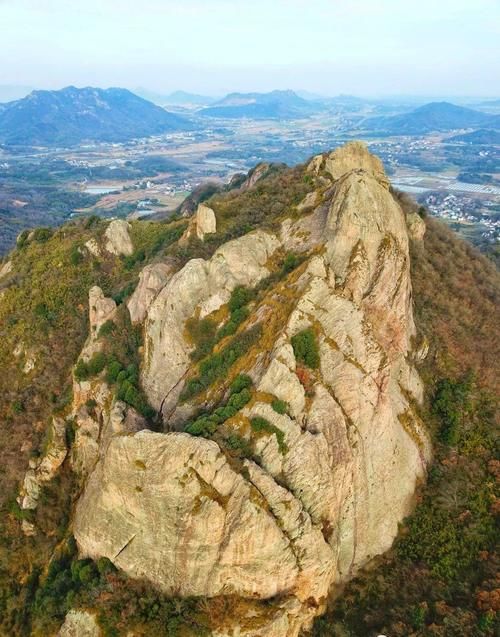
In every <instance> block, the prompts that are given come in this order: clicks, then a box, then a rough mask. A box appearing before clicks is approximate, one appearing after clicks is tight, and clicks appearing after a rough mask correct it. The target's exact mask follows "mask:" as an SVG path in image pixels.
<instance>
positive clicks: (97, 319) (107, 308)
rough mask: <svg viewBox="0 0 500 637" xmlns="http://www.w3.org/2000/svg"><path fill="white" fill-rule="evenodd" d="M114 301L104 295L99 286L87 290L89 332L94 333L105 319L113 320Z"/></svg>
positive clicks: (114, 312)
mask: <svg viewBox="0 0 500 637" xmlns="http://www.w3.org/2000/svg"><path fill="white" fill-rule="evenodd" d="M115 314H116V303H115V302H114V301H113V299H110V298H107V297H105V296H104V292H103V291H102V290H101V288H100V287H98V286H97V285H95V286H94V287H92V288H90V290H89V321H90V329H91V334H92V335H95V334H97V333H98V332H99V329H100V328H101V327H102V326H103V325H104V323H106V321H111V320H113V318H114V316H115Z"/></svg>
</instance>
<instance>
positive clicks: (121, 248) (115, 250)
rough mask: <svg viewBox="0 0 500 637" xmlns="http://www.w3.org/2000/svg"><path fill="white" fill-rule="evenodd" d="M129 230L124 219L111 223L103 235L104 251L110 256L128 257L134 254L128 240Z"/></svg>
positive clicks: (130, 241) (130, 240)
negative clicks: (104, 240)
mask: <svg viewBox="0 0 500 637" xmlns="http://www.w3.org/2000/svg"><path fill="white" fill-rule="evenodd" d="M129 229H130V224H129V223H128V222H127V221H125V220H124V219H114V220H113V221H111V223H110V224H109V226H108V227H107V228H106V232H105V233H104V236H105V238H106V244H105V248H106V250H107V251H108V252H110V253H111V254H116V255H124V256H127V257H128V256H130V255H131V254H132V253H133V252H134V246H133V244H132V239H131V238H130V234H129ZM87 247H88V246H87ZM89 249H90V248H89Z"/></svg>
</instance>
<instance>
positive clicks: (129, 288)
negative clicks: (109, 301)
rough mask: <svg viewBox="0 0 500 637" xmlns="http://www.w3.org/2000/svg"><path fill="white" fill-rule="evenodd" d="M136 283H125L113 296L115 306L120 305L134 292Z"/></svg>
mask: <svg viewBox="0 0 500 637" xmlns="http://www.w3.org/2000/svg"><path fill="white" fill-rule="evenodd" d="M135 287H136V283H135V282H131V283H127V285H126V286H125V287H123V288H122V289H121V290H120V291H119V292H118V293H117V294H114V295H113V301H114V302H115V303H116V305H121V304H122V303H123V301H124V300H125V299H127V298H128V297H129V296H130V295H131V294H132V293H133V292H134V290H135Z"/></svg>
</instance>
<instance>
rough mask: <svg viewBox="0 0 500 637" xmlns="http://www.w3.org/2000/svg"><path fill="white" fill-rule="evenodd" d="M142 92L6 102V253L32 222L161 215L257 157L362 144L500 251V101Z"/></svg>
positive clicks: (0, 171)
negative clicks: (91, 216) (351, 142)
mask: <svg viewBox="0 0 500 637" xmlns="http://www.w3.org/2000/svg"><path fill="white" fill-rule="evenodd" d="M9 90H10V91H12V90H13V87H9ZM138 92H139V93H140V94H141V95H142V96H143V97H140V96H136V95H135V94H134V93H132V92H130V91H127V90H125V89H109V90H102V89H90V88H85V89H77V88H74V87H68V88H66V89H63V90H60V91H34V92H31V93H29V94H28V96H25V97H24V98H21V99H19V100H17V101H14V102H3V103H1V104H0V184H1V185H2V186H3V188H2V190H1V191H0V216H1V218H2V220H3V222H4V224H5V225H4V227H5V231H4V233H2V237H1V239H0V246H1V249H2V250H3V251H4V252H5V250H7V249H8V248H9V247H11V246H12V245H13V244H14V242H15V237H16V236H17V235H18V234H19V232H20V231H21V230H22V229H24V228H26V227H30V226H33V225H37V224H48V225H54V224H58V223H61V222H63V221H64V220H66V219H68V218H73V217H75V216H78V215H81V214H93V213H96V214H99V215H104V216H118V217H127V216H129V215H131V216H133V217H137V216H145V215H157V216H160V217H161V216H165V215H168V214H169V213H171V212H172V211H173V210H174V209H175V208H176V207H177V206H178V205H179V204H180V202H181V200H182V198H183V197H186V196H187V195H188V194H189V193H190V192H192V191H193V189H195V188H197V187H198V186H200V184H202V183H203V182H204V181H207V180H209V181H210V180H215V181H218V182H226V183H227V182H228V181H229V180H230V179H231V177H232V176H233V175H234V174H235V173H238V172H246V171H248V170H249V169H250V168H251V167H252V166H254V165H255V164H256V163H258V162H277V163H282V162H283V163H287V164H288V165H293V164H295V163H299V162H301V161H304V160H305V159H306V158H307V157H309V156H310V155H311V154H314V153H319V152H323V151H325V150H327V149H330V148H335V147H336V146H338V145H340V144H342V143H344V142H346V141H349V140H350V139H364V140H366V142H367V143H368V145H369V148H370V150H372V151H373V152H375V153H376V154H377V155H379V156H380V157H381V158H382V160H383V161H384V164H385V167H386V170H387V172H388V174H390V175H391V178H392V181H393V184H394V186H395V187H397V188H399V189H401V190H403V191H407V192H409V193H412V194H413V195H414V196H415V197H416V198H417V199H418V200H419V201H420V202H421V203H422V204H423V205H426V206H427V207H428V208H429V210H430V211H431V213H432V214H436V215H438V216H441V217H443V218H444V219H445V220H446V221H447V222H448V223H450V224H451V225H452V226H453V227H454V228H455V229H456V230H457V231H459V232H460V233H461V234H463V235H464V236H466V237H467V238H469V239H470V240H472V241H473V242H474V243H475V244H476V245H479V246H482V247H483V248H484V249H485V250H487V251H489V252H491V253H494V252H495V250H496V244H497V242H498V238H499V225H500V222H499V219H500V207H499V206H500V165H499V162H500V144H499V135H500V106H499V105H498V101H495V100H483V99H481V98H476V99H473V98H469V99H468V100H466V101H465V103H464V104H463V105H457V104H452V103H450V102H447V101H444V100H440V101H434V102H424V103H421V102H422V99H416V98H411V97H408V98H399V99H395V98H385V99H378V100H376V99H367V98H359V97H355V96H349V95H340V96H337V97H332V98H326V97H317V96H310V95H308V94H307V93H304V95H305V97H301V96H300V95H299V94H298V93H296V92H294V91H291V90H288V91H273V92H270V93H264V94H262V93H248V94H243V93H232V94H229V95H227V96H226V97H224V98H219V99H217V98H210V97H207V96H202V95H199V94H190V93H186V92H182V91H180V92H174V93H172V94H170V95H161V94H155V93H152V92H150V91H149V92H148V91H147V90H146V89H142V90H141V89H139V90H138ZM299 93H300V91H299ZM146 97H149V98H150V99H146ZM150 100H154V101H153V102H152V101H150ZM83 112H84V113H85V115H84V117H83V118H82V115H81V113H83ZM110 193H112V194H110Z"/></svg>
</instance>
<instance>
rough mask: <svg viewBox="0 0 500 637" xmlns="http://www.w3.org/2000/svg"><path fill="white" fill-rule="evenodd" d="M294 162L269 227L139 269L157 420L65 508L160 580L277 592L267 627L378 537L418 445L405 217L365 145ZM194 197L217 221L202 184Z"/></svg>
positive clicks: (382, 546)
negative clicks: (281, 212)
mask: <svg viewBox="0 0 500 637" xmlns="http://www.w3.org/2000/svg"><path fill="white" fill-rule="evenodd" d="M305 174H309V175H312V180H313V189H312V190H311V191H310V192H309V193H308V194H307V195H306V198H305V199H304V201H303V202H302V204H300V205H299V206H297V207H296V211H295V212H294V211H291V213H290V214H289V215H285V216H284V217H283V218H281V219H280V221H279V227H275V228H274V229H271V228H266V229H257V230H254V231H252V232H250V233H248V234H244V235H242V236H240V237H238V238H235V239H232V240H229V241H227V242H226V243H223V244H222V245H221V246H220V247H219V248H218V249H217V250H216V251H215V252H214V253H213V255H212V256H211V257H210V258H206V259H202V258H193V259H191V260H189V261H188V262H187V263H186V264H185V265H184V266H183V267H181V268H180V269H179V270H177V271H176V272H174V273H172V272H171V271H169V272H167V271H161V272H158V273H157V274H158V275H157V274H155V273H154V272H155V271H153V270H151V268H150V266H147V267H146V268H145V270H144V271H143V273H142V275H141V283H140V285H139V288H138V290H141V292H137V294H138V295H140V298H141V299H144V300H143V301H141V302H140V303H139V304H138V303H137V300H131V303H129V308H134V316H133V320H135V321H137V320H143V330H144V343H145V347H144V353H143V357H142V363H141V379H142V385H143V387H144V390H145V392H146V394H147V397H148V399H149V401H150V403H151V405H152V406H153V407H154V408H155V410H157V411H158V412H159V415H160V417H161V419H162V420H163V433H152V432H149V431H142V432H139V433H135V434H134V433H133V431H131V432H130V433H129V435H127V436H125V437H124V436H122V435H121V436H120V435H111V436H109V435H108V437H107V438H106V440H107V442H106V446H105V447H104V448H103V447H101V449H100V451H98V452H96V454H95V456H96V457H97V458H98V459H97V461H96V464H95V468H94V470H93V471H91V472H90V475H89V478H88V481H87V483H86V486H85V489H84V492H83V494H82V496H81V497H80V500H79V502H78V504H77V508H76V515H75V520H74V533H75V537H76V540H77V543H78V546H79V549H80V553H81V555H82V556H89V557H92V558H95V559H97V558H99V557H103V556H104V557H107V558H108V559H110V560H111V561H112V562H113V563H114V564H115V565H116V566H118V567H119V568H121V569H122V570H123V571H125V572H126V573H127V574H128V575H129V576H131V577H134V578H146V579H148V580H150V581H151V582H152V583H154V584H155V585H156V586H158V587H160V588H161V589H162V590H164V591H165V592H166V593H173V592H174V591H176V592H180V593H181V595H183V596H208V597H214V596H218V595H223V594H232V595H236V596H239V597H241V598H245V599H261V600H265V599H269V598H272V597H275V596H279V598H280V600H281V601H280V602H279V603H278V604H277V605H276V606H275V610H274V613H272V614H271V616H268V617H267V619H266V620H265V621H264V619H263V618H262V617H261V620H260V621H264V624H265V634H266V635H273V636H275V637H293V636H294V635H298V634H299V632H300V631H301V630H302V629H304V628H306V627H308V626H309V625H310V623H311V621H312V618H313V617H314V616H315V614H316V613H317V612H318V611H320V610H321V609H322V608H323V606H324V600H325V599H326V596H327V594H328V591H329V589H330V588H331V587H332V586H334V585H339V584H341V583H342V582H345V581H347V580H348V579H350V578H351V577H352V576H353V575H354V574H355V573H356V572H357V570H358V569H359V568H360V567H362V566H363V565H364V564H366V563H367V562H368V561H369V560H370V559H371V558H372V557H373V556H374V555H377V554H379V553H382V552H384V551H385V550H387V549H388V548H389V547H390V545H391V543H392V541H393V540H394V538H395V536H396V533H397V528H398V524H399V523H400V521H401V520H402V519H403V517H404V516H405V515H407V513H408V512H409V511H410V509H411V506H412V497H413V492H414V489H415V485H416V483H417V481H419V480H420V479H422V478H423V476H424V475H425V472H426V464H427V461H428V460H429V457H430V446H429V440H428V436H427V433H426V431H425V427H424V426H423V424H422V423H421V422H420V420H419V417H418V415H417V413H416V411H415V405H416V404H418V403H419V402H420V401H421V400H422V392H423V388H422V383H421V381H420V379H419V376H418V374H417V372H416V370H415V369H414V367H413V363H412V346H411V343H412V338H411V337H412V336H413V335H414V334H415V326H414V322H413V310H412V303H411V281H410V275H409V265H410V263H409V248H408V246H409V240H408V232H407V227H406V223H405V216H404V214H403V212H402V210H401V208H400V207H399V205H398V203H397V202H396V200H395V199H394V198H393V196H392V195H391V193H390V192H389V189H388V182H387V178H386V177H385V174H384V172H383V167H382V164H381V162H380V161H379V160H378V159H377V158H375V157H373V156H372V155H370V154H369V153H368V151H367V149H366V147H365V146H364V145H362V144H360V143H353V144H348V145H346V146H345V147H343V148H340V149H337V150H336V151H334V152H333V153H330V154H328V155H324V156H318V157H315V158H314V159H313V160H312V161H311V162H310V163H309V165H308V166H307V168H306V172H305ZM246 192H249V191H246ZM299 211H301V212H299ZM201 213H202V214H200V215H198V214H197V215H196V216H195V218H194V219H195V221H196V224H198V217H199V216H200V218H202V220H205V221H207V223H208V222H209V226H210V228H209V229H208V230H205V232H207V231H211V230H212V229H215V228H216V227H217V228H219V225H221V224H220V222H222V218H220V219H219V218H218V215H220V214H221V213H220V212H219V210H218V206H217V202H216V201H214V202H213V203H212V204H211V206H210V207H208V206H205V205H204V206H203V209H202V211H201ZM222 225H223V224H222ZM189 240H190V239H189V237H187V238H186V237H184V239H183V241H184V242H185V245H188V244H189ZM186 241H187V242H188V244H186ZM299 245H300V251H299V252H298V253H296V254H294V253H291V252H289V250H290V247H291V246H293V247H297V248H298V247H299ZM284 255H288V256H286V258H284ZM280 263H282V265H281V266H280V265H279V264H280ZM148 281H153V283H151V285H149V283H148ZM150 287H151V291H149V288H150ZM153 288H154V290H153ZM138 298H139V297H138ZM101 303H102V300H101ZM207 334H208V335H209V336H206V335H207ZM201 347H203V348H204V349H203V350H200V348H201ZM93 391H94V392H95V391H96V389H95V388H94V389H93ZM129 431H130V430H129ZM235 445H236V446H235ZM235 449H237V450H239V451H238V452H237V453H236V455H235ZM243 450H244V451H243ZM312 600H313V602H314V603H312ZM256 612H257V611H256ZM230 624H231V622H230ZM264 624H263V625H264ZM235 628H236V625H235V624H234V623H233V624H231V625H230V626H228V627H227V630H228V631H232V630H234V629H235ZM238 630H240V631H241V634H242V635H243V634H244V635H254V634H257V633H255V632H252V630H250V629H246V628H243V627H242V625H240V626H239V628H238ZM220 634H221V635H222V634H229V632H224V630H223V628H222V627H221V632H220ZM258 634H261V633H258Z"/></svg>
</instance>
